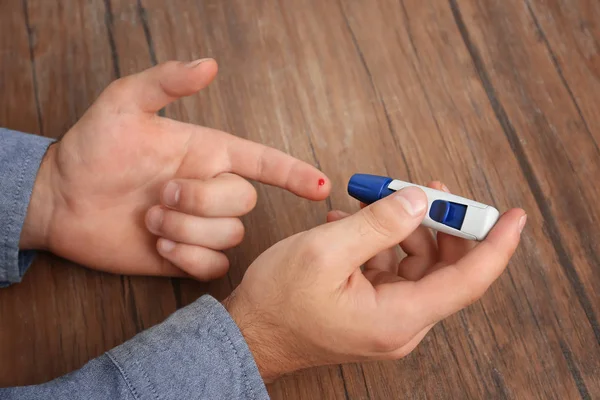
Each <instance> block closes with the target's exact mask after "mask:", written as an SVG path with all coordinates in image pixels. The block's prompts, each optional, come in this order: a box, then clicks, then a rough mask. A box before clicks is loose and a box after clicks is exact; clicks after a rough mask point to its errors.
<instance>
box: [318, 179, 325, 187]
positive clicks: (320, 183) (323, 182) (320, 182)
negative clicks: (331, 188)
mask: <svg viewBox="0 0 600 400" xmlns="http://www.w3.org/2000/svg"><path fill="white" fill-rule="evenodd" d="M324 184H325V179H323V178H321V179H319V186H323V185H324Z"/></svg>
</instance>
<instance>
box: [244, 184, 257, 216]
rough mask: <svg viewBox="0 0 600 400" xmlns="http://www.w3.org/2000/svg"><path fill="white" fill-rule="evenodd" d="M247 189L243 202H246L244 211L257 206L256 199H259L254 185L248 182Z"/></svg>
mask: <svg viewBox="0 0 600 400" xmlns="http://www.w3.org/2000/svg"><path fill="white" fill-rule="evenodd" d="M246 184H247V187H248V188H247V189H246V190H245V191H244V195H243V202H244V212H250V211H252V210H253V209H254V207H255V206H256V201H257V199H258V194H257V193H256V189H254V186H252V185H251V184H250V182H247V181H246Z"/></svg>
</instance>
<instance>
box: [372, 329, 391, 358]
mask: <svg viewBox="0 0 600 400" xmlns="http://www.w3.org/2000/svg"><path fill="white" fill-rule="evenodd" d="M370 347H371V349H372V351H374V352H376V353H389V352H392V351H394V350H396V349H397V348H398V343H397V340H396V339H395V338H394V336H393V334H391V333H390V332H389V330H388V329H382V330H380V331H377V332H375V333H374V334H373V335H372V336H371V337H370Z"/></svg>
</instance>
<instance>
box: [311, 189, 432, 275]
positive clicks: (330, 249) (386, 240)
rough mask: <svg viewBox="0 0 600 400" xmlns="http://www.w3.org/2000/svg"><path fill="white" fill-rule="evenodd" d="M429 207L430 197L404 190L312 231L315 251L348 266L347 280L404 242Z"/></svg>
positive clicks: (413, 190)
mask: <svg viewBox="0 0 600 400" xmlns="http://www.w3.org/2000/svg"><path fill="white" fill-rule="evenodd" d="M426 208H427V197H426V196H425V193H424V192H423V191H422V190H421V189H419V188H417V187H409V188H406V189H402V190H400V191H398V192H396V193H394V194H392V195H390V196H388V197H386V198H384V199H382V200H379V201H377V202H375V203H373V204H371V205H370V206H368V207H366V208H364V209H362V210H360V211H359V212H357V213H356V214H354V215H352V216H349V217H347V218H344V219H342V220H339V221H336V222H332V223H329V224H325V225H321V226H320V227H318V228H315V229H313V230H312V231H310V232H309V237H311V236H312V239H311V240H312V244H313V246H314V248H313V250H314V251H315V252H316V253H317V254H318V255H319V257H323V255H325V257H332V262H333V260H335V265H340V264H342V265H347V269H346V270H343V271H340V273H341V274H342V276H345V277H347V276H348V274H350V273H352V272H354V270H356V268H358V267H359V266H360V265H362V264H364V263H365V262H367V261H368V260H369V259H371V258H372V257H374V256H375V255H376V254H378V253H379V252H381V251H384V250H387V249H389V248H391V247H393V246H395V245H396V244H397V243H399V242H401V241H402V240H404V239H405V238H406V237H407V236H408V235H409V234H410V233H411V232H413V231H414V230H415V229H416V228H417V226H418V225H419V223H420V222H421V221H422V220H423V217H424V215H425V209H426ZM324 246H327V247H324ZM344 279H345V278H344Z"/></svg>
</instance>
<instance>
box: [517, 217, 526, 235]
mask: <svg viewBox="0 0 600 400" xmlns="http://www.w3.org/2000/svg"><path fill="white" fill-rule="evenodd" d="M526 223H527V214H525V215H523V216H522V217H521V219H520V220H519V233H521V232H523V229H524V228H525V224H526Z"/></svg>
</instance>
